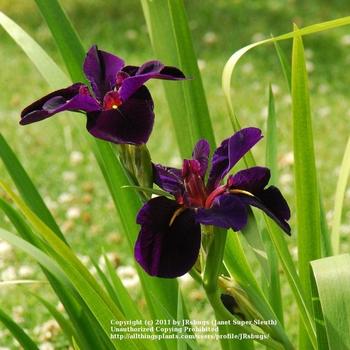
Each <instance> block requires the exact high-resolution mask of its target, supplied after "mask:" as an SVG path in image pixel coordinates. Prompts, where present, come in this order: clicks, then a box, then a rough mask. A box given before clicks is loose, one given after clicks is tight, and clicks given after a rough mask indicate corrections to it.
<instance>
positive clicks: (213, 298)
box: [207, 290, 284, 350]
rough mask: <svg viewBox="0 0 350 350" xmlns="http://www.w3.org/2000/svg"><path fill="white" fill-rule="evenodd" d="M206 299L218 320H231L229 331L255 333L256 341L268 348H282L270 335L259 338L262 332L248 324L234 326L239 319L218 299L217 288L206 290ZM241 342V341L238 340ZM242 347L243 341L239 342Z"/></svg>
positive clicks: (278, 349) (277, 349)
mask: <svg viewBox="0 0 350 350" xmlns="http://www.w3.org/2000/svg"><path fill="white" fill-rule="evenodd" d="M207 297H208V300H209V302H210V304H211V306H212V307H213V309H214V311H215V317H216V320H218V321H231V326H230V331H231V333H235V334H239V333H242V332H245V333H247V334H254V335H256V337H257V338H256V339H255V340H256V341H257V342H259V343H261V344H263V345H265V346H267V347H268V349H275V350H282V349H284V347H283V345H282V344H281V343H279V342H278V341H276V340H274V339H273V338H271V337H268V338H267V339H259V337H258V336H259V335H260V336H261V335H263V333H261V332H258V331H257V330H255V329H253V328H252V327H249V326H236V325H235V324H236V322H238V321H239V319H238V318H236V317H234V316H233V315H232V314H231V313H230V312H229V311H228V310H227V309H226V308H225V306H224V305H223V303H222V302H221V299H220V292H219V290H216V291H213V292H207ZM231 341H232V340H231ZM240 342H241V341H240ZM240 344H241V346H242V348H243V343H240Z"/></svg>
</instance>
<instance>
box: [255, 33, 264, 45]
mask: <svg viewBox="0 0 350 350" xmlns="http://www.w3.org/2000/svg"><path fill="white" fill-rule="evenodd" d="M265 38H266V37H265V35H264V34H263V33H255V34H253V36H252V40H251V41H252V42H254V43H255V42H257V41H261V40H264V39H265Z"/></svg>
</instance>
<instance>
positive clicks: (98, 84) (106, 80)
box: [84, 45, 124, 102]
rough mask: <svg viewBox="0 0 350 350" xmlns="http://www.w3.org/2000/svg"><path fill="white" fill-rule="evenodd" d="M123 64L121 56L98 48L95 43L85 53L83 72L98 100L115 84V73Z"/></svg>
mask: <svg viewBox="0 0 350 350" xmlns="http://www.w3.org/2000/svg"><path fill="white" fill-rule="evenodd" d="M123 66H124V61H123V60H122V59H121V58H119V57H117V56H114V55H112V54H110V53H108V52H105V51H102V50H99V49H98V48H97V46H96V45H94V46H92V47H91V48H90V50H89V51H88V53H87V54H86V57H85V61H84V73H85V75H86V77H87V78H88V79H89V81H90V83H91V87H92V90H93V92H94V94H95V96H96V98H97V99H98V100H99V101H100V102H101V101H102V100H103V96H104V95H105V94H106V93H107V92H108V91H110V90H112V89H113V87H114V86H115V84H116V79H117V73H118V72H119V71H120V70H121V69H122V68H123Z"/></svg>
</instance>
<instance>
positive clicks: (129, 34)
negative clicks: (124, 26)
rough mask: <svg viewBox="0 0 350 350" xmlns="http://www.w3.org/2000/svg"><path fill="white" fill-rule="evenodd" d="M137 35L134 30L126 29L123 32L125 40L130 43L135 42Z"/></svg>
mask: <svg viewBox="0 0 350 350" xmlns="http://www.w3.org/2000/svg"><path fill="white" fill-rule="evenodd" d="M138 35H139V33H138V32H137V31H136V30H135V29H128V30H127V31H126V32H125V37H126V39H128V40H130V41H133V40H136V39H137V37H138Z"/></svg>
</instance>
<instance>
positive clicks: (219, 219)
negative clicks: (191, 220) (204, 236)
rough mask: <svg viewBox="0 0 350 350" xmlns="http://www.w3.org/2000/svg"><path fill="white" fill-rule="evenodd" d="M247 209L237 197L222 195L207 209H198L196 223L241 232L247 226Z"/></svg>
mask: <svg viewBox="0 0 350 350" xmlns="http://www.w3.org/2000/svg"><path fill="white" fill-rule="evenodd" d="M247 219H248V214H247V209H246V206H245V204H244V202H242V200H241V199H240V198H239V197H236V196H233V195H230V194H223V195H221V196H218V197H217V198H215V200H214V202H213V205H212V206H211V207H210V208H209V209H205V208H199V209H197V211H196V221H197V222H200V223H201V224H204V225H214V226H218V227H223V228H226V229H229V228H232V229H233V230H234V231H239V230H241V229H242V228H243V227H244V226H245V225H246V224H247Z"/></svg>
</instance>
